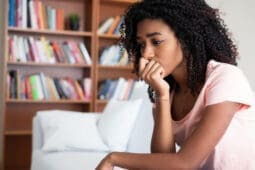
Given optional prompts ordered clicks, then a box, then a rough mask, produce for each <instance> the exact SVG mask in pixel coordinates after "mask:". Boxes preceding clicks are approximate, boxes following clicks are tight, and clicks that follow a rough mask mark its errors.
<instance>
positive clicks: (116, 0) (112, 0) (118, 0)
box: [102, 0, 140, 4]
mask: <svg viewBox="0 0 255 170" xmlns="http://www.w3.org/2000/svg"><path fill="white" fill-rule="evenodd" d="M139 1H140V0H103V1H102V2H107V3H121V4H132V3H135V2H139Z"/></svg>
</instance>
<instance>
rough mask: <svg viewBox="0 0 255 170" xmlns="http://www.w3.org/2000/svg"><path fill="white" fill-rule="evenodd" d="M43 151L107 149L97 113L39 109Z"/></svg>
mask: <svg viewBox="0 0 255 170" xmlns="http://www.w3.org/2000/svg"><path fill="white" fill-rule="evenodd" d="M37 115H38V118H39V121H40V124H41V127H42V132H43V147H42V150H43V151H75V150H79V151H83V150H85V151H109V148H108V147H107V145H105V144H104V142H103V141H102V139H101V136H100V134H99V132H98V129H97V126H96V122H97V120H98V116H97V114H84V113H81V112H73V111H61V110H51V111H49V110H48V111H39V112H38V113H37Z"/></svg>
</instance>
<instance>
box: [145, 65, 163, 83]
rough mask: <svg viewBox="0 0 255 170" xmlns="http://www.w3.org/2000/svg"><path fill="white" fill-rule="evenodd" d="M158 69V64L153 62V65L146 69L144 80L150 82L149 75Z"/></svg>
mask: <svg viewBox="0 0 255 170" xmlns="http://www.w3.org/2000/svg"><path fill="white" fill-rule="evenodd" d="M158 67H160V64H159V63H158V62H154V64H153V65H152V66H151V67H150V68H148V71H147V73H146V76H145V79H146V80H148V81H151V74H152V73H154V71H155V70H156V69H157V68H158Z"/></svg>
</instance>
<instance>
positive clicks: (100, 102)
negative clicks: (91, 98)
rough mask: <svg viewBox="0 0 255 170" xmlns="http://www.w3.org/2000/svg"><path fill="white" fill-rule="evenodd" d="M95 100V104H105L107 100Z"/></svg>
mask: <svg viewBox="0 0 255 170" xmlns="http://www.w3.org/2000/svg"><path fill="white" fill-rule="evenodd" d="M96 102H97V104H106V103H108V100H107V99H104V100H101V99H97V100H96Z"/></svg>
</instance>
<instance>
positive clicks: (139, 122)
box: [32, 84, 153, 153]
mask: <svg viewBox="0 0 255 170" xmlns="http://www.w3.org/2000/svg"><path fill="white" fill-rule="evenodd" d="M137 98H142V99H143V104H142V107H141V108H140V111H139V114H138V116H137V119H136V122H135V125H134V128H133V129H132V133H131V136H130V139H129V142H128V148H127V151H129V152H136V153H148V152H150V141H151V136H152V130H153V116H152V104H151V102H150V100H149V98H148V95H147V88H146V86H144V84H141V85H140V86H137V87H136V88H135V89H134V91H133V94H132V96H131V99H137ZM98 116H100V114H98ZM32 140H33V141H32V145H33V147H32V148H33V150H37V149H41V148H42V145H43V133H42V128H41V125H40V121H39V119H38V116H35V117H34V118H33V135H32Z"/></svg>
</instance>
